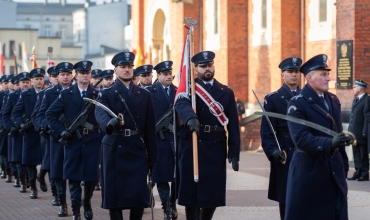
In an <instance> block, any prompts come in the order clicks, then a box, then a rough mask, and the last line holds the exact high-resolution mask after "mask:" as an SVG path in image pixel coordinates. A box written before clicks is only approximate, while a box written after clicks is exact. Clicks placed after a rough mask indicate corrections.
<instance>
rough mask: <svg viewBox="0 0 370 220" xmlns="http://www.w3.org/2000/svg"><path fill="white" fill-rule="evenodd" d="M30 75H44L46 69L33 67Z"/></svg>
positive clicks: (33, 76)
mask: <svg viewBox="0 0 370 220" xmlns="http://www.w3.org/2000/svg"><path fill="white" fill-rule="evenodd" d="M30 76H31V78H35V77H44V76H45V70H44V69H42V68H36V69H33V70H31V72H30Z"/></svg>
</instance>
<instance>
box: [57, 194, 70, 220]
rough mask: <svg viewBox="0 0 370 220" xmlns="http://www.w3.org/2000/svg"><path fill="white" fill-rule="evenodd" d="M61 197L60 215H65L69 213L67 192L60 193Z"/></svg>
mask: <svg viewBox="0 0 370 220" xmlns="http://www.w3.org/2000/svg"><path fill="white" fill-rule="evenodd" d="M59 199H60V209H59V212H58V217H64V216H67V215H68V208H67V200H66V194H61V195H59Z"/></svg>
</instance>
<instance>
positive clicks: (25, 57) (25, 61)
mask: <svg viewBox="0 0 370 220" xmlns="http://www.w3.org/2000/svg"><path fill="white" fill-rule="evenodd" d="M27 62H28V58H27V50H26V44H25V43H24V42H22V67H23V71H26V72H29V71H30V69H29V68H28V65H27Z"/></svg>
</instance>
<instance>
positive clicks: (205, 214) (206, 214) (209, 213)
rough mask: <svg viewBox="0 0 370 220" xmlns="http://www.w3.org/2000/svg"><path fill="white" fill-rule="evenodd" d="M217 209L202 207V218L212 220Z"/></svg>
mask: <svg viewBox="0 0 370 220" xmlns="http://www.w3.org/2000/svg"><path fill="white" fill-rule="evenodd" d="M215 210H216V208H202V209H201V211H200V220H211V219H212V217H213V213H215Z"/></svg>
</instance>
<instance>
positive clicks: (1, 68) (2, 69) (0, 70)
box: [0, 42, 5, 73]
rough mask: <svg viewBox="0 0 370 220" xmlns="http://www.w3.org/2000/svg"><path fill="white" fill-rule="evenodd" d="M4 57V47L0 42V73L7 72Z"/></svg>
mask: <svg viewBox="0 0 370 220" xmlns="http://www.w3.org/2000/svg"><path fill="white" fill-rule="evenodd" d="M4 61H5V60H4V55H3V47H2V46H1V42H0V73H4V72H5V66H4Z"/></svg>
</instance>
